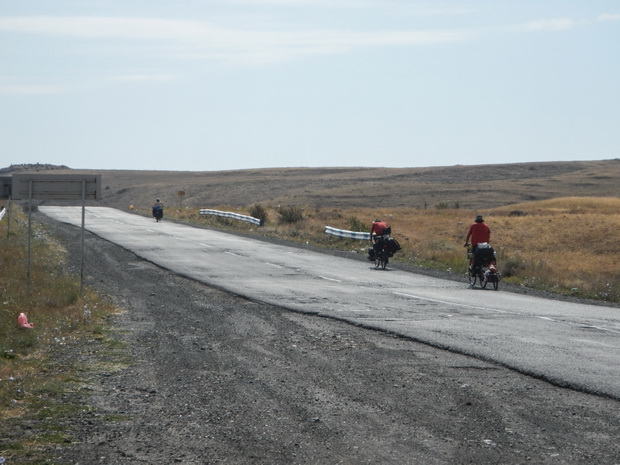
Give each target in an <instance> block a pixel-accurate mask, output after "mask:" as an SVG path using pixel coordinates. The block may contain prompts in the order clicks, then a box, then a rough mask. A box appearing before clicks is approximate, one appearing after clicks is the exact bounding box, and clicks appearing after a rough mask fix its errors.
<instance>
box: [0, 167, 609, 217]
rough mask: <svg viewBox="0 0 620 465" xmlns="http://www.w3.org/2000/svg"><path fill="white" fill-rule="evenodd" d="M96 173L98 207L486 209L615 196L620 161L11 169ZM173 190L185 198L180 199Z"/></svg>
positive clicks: (12, 170)
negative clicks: (159, 204)
mask: <svg viewBox="0 0 620 465" xmlns="http://www.w3.org/2000/svg"><path fill="white" fill-rule="evenodd" d="M42 169H43V170H44V171H45V172H46V173H51V172H53V173H58V174H62V173H100V174H101V175H102V185H103V199H102V201H101V202H99V205H105V206H111V207H117V208H123V209H124V208H127V207H128V206H129V205H135V206H136V207H145V206H148V205H151V204H152V202H153V200H154V199H155V198H156V197H160V198H161V199H162V201H163V202H164V203H165V204H167V205H169V206H170V205H179V204H181V203H182V205H183V206H189V207H196V208H201V207H206V208H208V207H218V206H237V207H239V206H246V205H252V204H255V203H261V204H267V205H279V204H282V205H303V206H313V207H318V208H356V207H371V208H392V207H395V208H397V207H412V208H427V207H428V208H434V207H437V206H440V207H441V206H443V207H450V208H453V207H458V208H465V209H489V208H494V207H500V206H504V205H510V204H515V203H522V202H529V201H533V200H545V199H551V198H556V197H568V196H592V197H620V182H618V181H619V180H620V159H612V160H600V161H571V162H544V163H542V162H540V163H514V164H499V165H476V166H460V165H458V166H450V167H432V168H265V169H253V170H231V171H203V172H196V171H147V170H145V171H134V170H127V171H125V170H75V169H70V168H67V167H64V166H58V167H55V166H53V165H39V164H37V165H12V166H11V167H9V168H5V169H3V170H0V174H4V175H7V174H12V173H22V172H35V171H36V172H38V171H41V170H42ZM179 191H183V192H185V195H184V196H183V197H182V198H181V197H180V196H179V195H178V192H179Z"/></svg>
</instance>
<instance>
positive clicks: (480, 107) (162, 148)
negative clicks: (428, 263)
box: [0, 0, 620, 171]
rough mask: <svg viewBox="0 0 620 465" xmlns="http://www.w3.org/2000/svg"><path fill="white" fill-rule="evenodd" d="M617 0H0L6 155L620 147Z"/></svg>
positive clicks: (415, 160)
mask: <svg viewBox="0 0 620 465" xmlns="http://www.w3.org/2000/svg"><path fill="white" fill-rule="evenodd" d="M619 128H620V2H618V1H617V0H608V1H603V0H588V1H584V0H564V1H559V0H518V1H516V0H512V1H505V0H466V1H458V0H446V1H439V2H437V1H430V0H429V1H421V2H418V1H415V0H408V1H404V0H403V1H400V0H221V1H216V0H174V1H173V0H168V1H161V0H148V1H147V0H122V1H117V0H84V1H80V0H73V1H70V0H66V1H65V0H54V1H50V0H38V1H37V0H19V1H14V0H0V140H1V141H2V143H1V145H0V167H5V166H8V165H10V164H18V163H53V164H63V165H68V166H70V167H72V168H91V169H136V170H142V169H158V170H193V171H211V170H229V169H244V168H263V167H298V166H369V167H377V166H385V167H423V166H449V165H456V164H487V163H512V162H528V161H559V160H600V159H609V158H617V157H620V130H619Z"/></svg>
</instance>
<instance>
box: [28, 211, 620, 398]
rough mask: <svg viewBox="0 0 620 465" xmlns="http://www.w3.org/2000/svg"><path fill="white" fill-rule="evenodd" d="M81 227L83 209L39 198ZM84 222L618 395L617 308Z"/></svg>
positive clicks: (156, 256)
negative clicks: (482, 288)
mask: <svg viewBox="0 0 620 465" xmlns="http://www.w3.org/2000/svg"><path fill="white" fill-rule="evenodd" d="M40 211H41V212H43V213H44V214H46V215H48V216H50V217H52V218H54V219H56V220H58V221H61V222H65V223H69V224H74V225H78V226H79V225H81V221H82V209H81V207H51V206H50V207H48V206H45V207H43V206H42V207H40ZM85 225H86V229H88V230H89V231H91V232H92V233H94V234H96V235H97V236H100V237H102V238H104V239H106V240H108V241H110V242H113V243H116V244H118V245H120V246H122V247H124V248H126V249H128V250H130V251H131V252H133V253H134V254H136V255H137V256H139V257H142V258H144V259H146V260H148V261H150V262H153V263H155V264H157V265H159V266H161V267H163V268H167V269H170V270H172V271H174V272H175V273H178V274H180V275H183V276H187V277H191V278H192V279H195V280H197V281H200V282H204V283H207V284H209V285H213V286H216V287H219V288H221V289H224V290H227V291H231V292H234V293H236V294H238V295H241V296H244V297H246V298H249V299H252V300H255V301H261V302H265V303H269V304H274V305H278V306H281V307H284V308H290V309H294V310H297V311H303V312H310V313H317V314H321V315H324V316H329V317H333V318H337V319H342V320H345V321H348V322H351V323H354V324H356V325H359V326H364V327H369V328H376V329H380V330H385V331H389V332H392V333H395V334H399V335H403V336H406V337H408V338H411V339H413V340H416V341H420V342H425V343H427V344H430V345H432V346H435V347H441V348H446V349H449V350H451V351H454V352H457V353H462V354H467V355H471V356H474V357H476V358H479V359H481V360H487V361H493V362H495V363H499V364H501V365H504V366H506V367H509V368H511V369H514V370H515V371H517V372H520V373H523V374H528V375H530V376H533V377H536V378H539V379H543V380H546V381H549V382H551V383H553V384H556V385H558V386H562V387H568V388H571V389H575V390H578V391H584V392H589V393H594V394H598V395H603V396H607V397H610V398H613V399H616V400H617V399H620V383H619V382H618V380H620V362H619V361H620V311H619V310H618V309H616V308H609V307H602V306H595V305H584V304H576V303H569V302H562V301H556V300H550V299H542V298H537V297H532V296H527V295H521V294H513V293H508V292H502V291H501V284H500V291H498V292H496V291H493V290H474V289H469V288H468V285H467V284H466V283H465V282H463V283H458V282H454V281H447V280H441V279H437V278H432V277H428V276H422V275H417V274H414V273H409V272H404V271H398V270H386V271H381V270H374V266H371V264H370V263H368V264H363V263H361V262H360V261H356V260H347V259H346V258H340V257H334V256H331V255H327V254H321V253H316V252H312V251H307V250H302V249H298V248H291V247H286V246H282V245H275V244H271V243H267V242H263V241H257V240H252V239H247V238H242V237H238V236H235V235H230V234H225V233H221V232H217V231H212V230H207V229H201V228H193V227H189V226H185V225H179V224H175V223H171V222H167V221H165V220H164V221H163V222H162V223H156V222H155V221H154V220H152V219H149V218H144V217H141V216H137V215H132V214H129V213H125V212H122V211H119V210H114V209H110V208H103V207H87V209H86V221H85Z"/></svg>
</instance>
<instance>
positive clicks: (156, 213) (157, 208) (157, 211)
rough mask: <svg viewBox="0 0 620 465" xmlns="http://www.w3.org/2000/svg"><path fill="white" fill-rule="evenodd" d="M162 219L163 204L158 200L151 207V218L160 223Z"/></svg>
mask: <svg viewBox="0 0 620 465" xmlns="http://www.w3.org/2000/svg"><path fill="white" fill-rule="evenodd" d="M163 217H164V204H163V203H161V201H160V200H159V199H157V200H156V201H155V204H154V205H153V218H155V219H156V220H157V221H160V220H161V219H162V218H163Z"/></svg>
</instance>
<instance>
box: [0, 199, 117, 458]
mask: <svg viewBox="0 0 620 465" xmlns="http://www.w3.org/2000/svg"><path fill="white" fill-rule="evenodd" d="M7 229H8V218H7V217H6V216H5V218H3V220H2V221H0V244H1V247H0V326H1V328H2V337H1V338H0V437H3V438H4V439H3V440H1V441H0V456H3V457H5V458H6V459H7V460H12V461H14V460H23V461H22V462H19V463H36V460H38V458H39V455H40V454H39V453H38V452H37V451H38V450H39V449H40V448H41V446H43V445H48V444H50V443H56V442H57V441H60V442H63V441H64V439H65V438H66V435H65V433H66V432H63V431H61V430H59V426H58V424H55V423H56V422H57V421H59V420H61V419H62V417H63V416H64V415H69V414H71V413H72V412H73V411H74V409H76V408H78V407H76V406H75V405H72V404H71V403H70V402H67V400H66V398H65V397H64V396H61V393H62V392H64V391H66V390H71V389H74V388H75V386H76V383H77V384H78V385H79V380H78V379H77V378H76V376H75V374H74V373H75V372H76V370H77V369H78V368H77V367H72V366H68V365H67V364H66V360H65V359H64V358H62V357H61V358H57V357H56V355H57V354H59V353H63V352H64V351H67V350H70V348H71V347H72V346H73V345H75V344H77V343H78V342H80V341H81V340H82V339H84V338H89V339H96V338H102V334H103V332H102V330H101V327H102V324H103V323H102V322H103V320H104V319H105V318H107V316H108V315H109V314H111V313H113V312H115V311H116V309H115V308H114V307H113V306H112V305H110V304H107V303H104V302H103V301H102V300H101V298H100V297H99V296H97V295H95V294H94V293H92V292H89V291H85V292H84V293H83V294H82V295H80V283H79V277H78V276H77V275H76V273H75V272H74V271H75V270H73V271H72V270H68V269H67V264H66V260H65V258H66V252H65V251H64V250H63V248H62V247H60V246H59V245H58V243H56V242H55V241H54V239H53V237H52V236H51V235H49V234H48V233H47V232H46V231H45V230H44V229H42V228H41V227H38V226H37V225H33V237H32V273H31V280H30V283H29V281H28V280H27V217H26V215H24V214H23V213H22V212H21V211H19V209H17V208H12V211H11V226H10V235H8V234H7ZM21 312H24V313H26V314H27V315H28V318H29V320H30V321H31V322H33V323H34V324H35V327H34V328H33V329H25V328H21V327H19V326H18V324H17V317H18V315H19V313H21ZM59 361H62V363H61V364H60V365H59ZM41 415H44V416H45V421H43V422H40V423H37V424H38V425H39V426H40V427H39V428H32V427H27V428H25V431H27V433H22V434H18V433H16V431H17V432H19V431H23V430H24V428H23V427H22V423H21V422H26V423H28V422H30V421H31V420H32V419H37V418H39V417H40V416H41ZM26 457H28V458H26ZM11 463H13V462H11ZM15 463H18V462H17V461H15Z"/></svg>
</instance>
